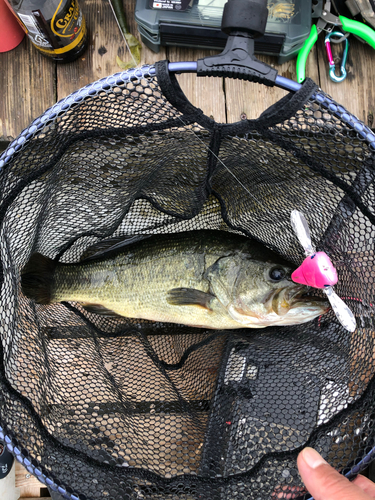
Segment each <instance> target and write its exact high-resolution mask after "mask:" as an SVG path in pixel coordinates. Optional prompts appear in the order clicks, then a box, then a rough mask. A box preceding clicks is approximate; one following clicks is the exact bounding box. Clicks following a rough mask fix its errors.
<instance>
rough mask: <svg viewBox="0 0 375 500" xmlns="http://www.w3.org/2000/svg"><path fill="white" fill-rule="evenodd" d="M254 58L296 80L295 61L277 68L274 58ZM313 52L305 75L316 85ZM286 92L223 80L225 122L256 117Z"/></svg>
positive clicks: (317, 78)
mask: <svg viewBox="0 0 375 500" xmlns="http://www.w3.org/2000/svg"><path fill="white" fill-rule="evenodd" d="M256 57H257V59H259V60H260V61H264V62H266V63H267V64H269V65H271V66H272V67H275V68H276V69H277V71H278V74H279V75H281V76H285V77H286V78H290V79H292V80H297V76H296V60H295V59H292V60H290V61H288V62H285V63H284V64H282V65H277V64H276V62H277V59H276V58H275V57H270V56H264V55H261V54H256ZM316 57H317V53H316V49H315V48H314V49H313V50H312V52H311V53H310V56H309V58H308V61H307V65H306V76H308V77H310V78H312V79H313V80H314V81H315V82H317V83H318V81H319V75H318V68H317V64H316ZM286 94H287V92H286V91H285V90H282V89H280V88H278V87H266V86H265V85H260V84H258V83H250V82H246V81H244V80H233V79H231V78H226V79H225V98H226V103H227V119H228V122H229V123H235V122H238V121H240V120H241V119H248V120H252V119H255V118H258V117H259V116H260V115H261V114H262V113H263V111H265V110H266V109H267V108H269V107H270V106H272V104H274V103H275V102H277V101H278V100H279V99H281V98H282V97H283V96H284V95H286Z"/></svg>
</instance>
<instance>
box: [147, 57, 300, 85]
mask: <svg viewBox="0 0 375 500" xmlns="http://www.w3.org/2000/svg"><path fill="white" fill-rule="evenodd" d="M168 69H169V71H170V73H198V62H196V61H195V62H194V61H184V62H175V63H169V65H168ZM150 73H151V71H150ZM220 76H222V75H220ZM226 76H228V77H230V76H231V75H230V74H227V75H226ZM275 86H276V87H280V88H282V89H284V90H289V91H291V92H297V91H298V90H300V88H301V87H302V85H301V84H300V83H297V82H295V81H293V80H290V79H289V78H285V77H284V76H280V75H277V76H276V79H275Z"/></svg>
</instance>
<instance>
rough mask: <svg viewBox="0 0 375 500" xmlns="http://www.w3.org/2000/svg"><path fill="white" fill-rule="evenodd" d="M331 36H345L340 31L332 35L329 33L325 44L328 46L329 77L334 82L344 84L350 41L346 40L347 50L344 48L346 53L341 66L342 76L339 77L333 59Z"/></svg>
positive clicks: (343, 55)
mask: <svg viewBox="0 0 375 500" xmlns="http://www.w3.org/2000/svg"><path fill="white" fill-rule="evenodd" d="M331 36H339V37H343V36H344V34H343V33H341V32H340V31H332V32H331V33H328V34H327V35H326V37H325V39H324V43H325V45H326V52H327V57H328V63H329V76H330V78H331V80H332V81H333V82H336V83H338V82H342V81H343V80H345V78H346V69H345V64H346V59H347V57H348V50H349V42H348V39H347V38H346V39H345V48H344V52H343V54H342V59H341V66H340V71H341V74H340V76H337V75H336V73H335V61H334V60H333V57H332V50H331V40H330V39H331Z"/></svg>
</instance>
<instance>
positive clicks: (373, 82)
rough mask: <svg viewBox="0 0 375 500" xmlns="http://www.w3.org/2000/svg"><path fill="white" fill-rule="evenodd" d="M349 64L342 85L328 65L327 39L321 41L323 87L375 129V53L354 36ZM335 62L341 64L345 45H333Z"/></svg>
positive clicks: (319, 42)
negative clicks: (331, 73)
mask: <svg viewBox="0 0 375 500" xmlns="http://www.w3.org/2000/svg"><path fill="white" fill-rule="evenodd" d="M349 43H350V46H349V54H348V61H347V64H346V69H347V78H346V79H345V80H344V81H343V82H341V83H335V82H333V81H332V80H331V79H330V77H329V72H328V69H329V67H328V61H327V56H326V54H325V46H324V35H323V34H322V35H321V36H320V37H319V40H318V44H317V48H318V60H319V73H320V86H321V88H322V89H323V90H324V92H327V93H328V94H329V95H330V96H331V97H333V99H335V101H337V102H338V103H339V104H342V105H343V106H345V107H346V108H347V109H348V111H349V112H350V113H352V114H353V115H355V116H357V118H359V119H360V120H362V121H363V122H364V123H365V124H366V125H368V126H369V127H374V126H375V122H374V115H375V78H374V77H375V50H374V49H372V48H371V47H370V46H369V45H365V44H363V43H361V42H360V41H359V40H357V39H356V38H354V36H351V37H350V38H349ZM331 47H332V54H333V58H334V60H335V62H336V61H337V62H338V61H341V56H342V51H343V45H342V44H334V43H332V44H331Z"/></svg>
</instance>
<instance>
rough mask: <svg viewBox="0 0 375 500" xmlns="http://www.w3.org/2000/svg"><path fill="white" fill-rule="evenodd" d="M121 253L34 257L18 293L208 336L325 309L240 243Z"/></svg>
mask: <svg viewBox="0 0 375 500" xmlns="http://www.w3.org/2000/svg"><path fill="white" fill-rule="evenodd" d="M120 245H122V248H121V251H120V252H117V253H115V254H114V252H113V248H115V247H116V248H118V247H119V244H117V245H115V247H112V251H111V249H110V250H108V251H107V252H106V251H104V252H99V253H98V254H97V255H98V257H97V258H88V259H86V260H83V261H81V262H80V263H77V264H62V263H58V262H55V261H53V260H52V259H49V258H47V257H44V256H43V255H41V254H38V253H36V254H33V255H32V256H31V258H30V260H29V262H28V263H27V264H26V266H25V267H24V268H23V270H22V273H21V285H22V291H23V293H24V295H26V296H27V297H29V298H31V299H33V300H35V301H36V302H37V303H40V304H50V303H54V302H62V301H74V302H80V303H82V305H83V307H85V308H86V309H87V310H89V311H91V312H96V313H99V314H106V315H107V316H125V317H128V318H142V319H147V320H153V321H161V322H168V323H179V324H185V325H189V326H194V327H200V328H213V329H233V328H264V327H266V326H271V325H295V324H299V323H305V322H307V321H310V320H312V319H314V318H316V317H317V316H319V315H321V314H324V313H325V312H326V311H327V310H328V308H329V303H328V302H327V301H326V300H325V299H322V298H318V297H311V296H306V295H305V294H306V292H308V291H309V288H308V287H306V286H303V285H298V284H296V283H293V282H292V281H291V278H290V275H291V273H292V271H293V270H294V267H293V266H291V265H290V264H289V263H288V262H286V261H284V260H283V259H282V258H281V257H279V256H278V255H276V254H275V253H274V252H272V251H270V250H268V249H267V248H266V247H264V246H263V245H261V244H260V243H258V242H257V241H254V240H250V239H248V238H246V237H245V236H240V235H237V234H232V233H227V232H224V231H211V230H202V231H191V232H185V233H176V234H161V235H154V236H151V237H148V238H146V239H144V240H142V241H137V242H133V243H130V244H126V243H125V246H124V244H121V243H120Z"/></svg>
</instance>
